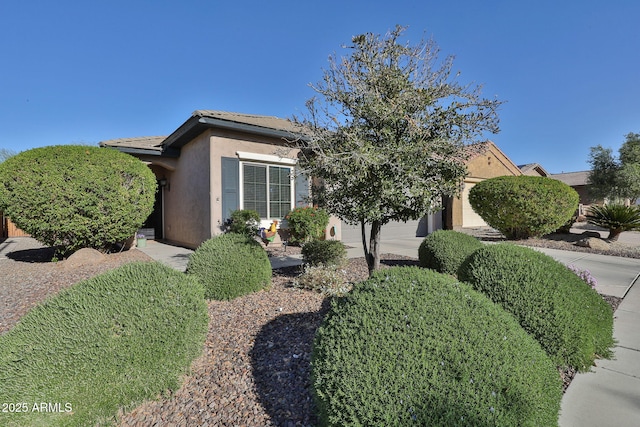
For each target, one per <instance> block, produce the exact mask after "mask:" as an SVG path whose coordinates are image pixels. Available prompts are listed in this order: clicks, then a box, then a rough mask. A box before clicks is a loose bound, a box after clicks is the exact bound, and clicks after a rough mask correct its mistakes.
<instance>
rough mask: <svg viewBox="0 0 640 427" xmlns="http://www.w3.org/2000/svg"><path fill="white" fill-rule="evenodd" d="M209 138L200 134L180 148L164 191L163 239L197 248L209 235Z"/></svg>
mask: <svg viewBox="0 0 640 427" xmlns="http://www.w3.org/2000/svg"><path fill="white" fill-rule="evenodd" d="M209 154H210V146H209V138H208V136H207V135H206V134H202V135H200V136H199V137H197V138H195V139H194V140H193V141H191V142H190V143H189V144H187V145H185V146H184V147H182V150H181V152H180V157H179V158H178V159H177V164H176V168H175V171H173V172H171V171H167V174H168V176H167V180H168V182H169V188H167V189H165V191H164V232H165V238H166V239H167V240H170V241H172V242H176V243H180V244H183V245H185V246H189V247H196V246H198V245H200V244H201V243H202V242H204V241H205V240H207V239H209V238H210V237H211V235H212V232H211V197H210V193H209V188H210V176H211V168H210V162H209Z"/></svg>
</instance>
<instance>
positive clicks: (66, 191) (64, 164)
mask: <svg viewBox="0 0 640 427" xmlns="http://www.w3.org/2000/svg"><path fill="white" fill-rule="evenodd" d="M156 188H157V184H156V178H155V176H154V174H153V172H151V169H149V168H148V167H147V166H146V165H145V164H144V163H142V162H141V161H140V160H138V159H136V158H135V157H133V156H130V155H129V154H125V153H122V152H120V151H117V150H114V149H110V148H99V147H89V146H80V145H61V146H51V147H42V148H35V149H32V150H28V151H24V152H22V153H20V154H17V155H15V156H13V157H11V158H9V159H7V160H6V161H5V162H3V163H2V164H0V210H4V213H5V214H6V215H7V216H9V217H10V218H11V220H12V221H13V222H14V223H15V224H16V225H17V226H18V227H20V228H21V229H23V230H24V231H26V232H27V233H29V234H30V235H31V236H33V237H34V238H35V239H37V240H38V241H40V242H42V243H43V244H45V245H47V246H53V247H57V248H58V253H59V254H60V255H62V256H65V255H68V254H70V253H72V252H74V251H76V250H78V249H81V248H94V249H99V250H105V249H108V248H109V247H110V246H111V245H112V244H114V243H117V242H124V241H125V240H127V239H128V238H129V237H131V236H133V235H134V234H135V232H136V230H137V229H138V228H140V227H141V226H142V224H143V223H144V221H145V220H146V219H147V217H148V216H149V214H151V212H152V211H153V204H154V200H155V193H156Z"/></svg>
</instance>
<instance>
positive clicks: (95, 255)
mask: <svg viewBox="0 0 640 427" xmlns="http://www.w3.org/2000/svg"><path fill="white" fill-rule="evenodd" d="M104 259H105V256H104V254H102V253H101V252H100V251H98V250H96V249H91V248H82V249H79V250H77V251H76V252H74V253H73V254H71V255H70V256H69V258H67V259H66V260H65V261H63V262H62V263H61V264H62V266H63V267H64V268H76V267H80V266H81V265H94V264H99V263H101V262H102V261H104Z"/></svg>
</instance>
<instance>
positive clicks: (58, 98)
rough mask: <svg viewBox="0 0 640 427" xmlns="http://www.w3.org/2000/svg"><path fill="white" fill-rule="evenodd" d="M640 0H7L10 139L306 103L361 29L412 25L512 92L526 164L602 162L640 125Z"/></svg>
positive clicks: (411, 37)
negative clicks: (592, 154)
mask: <svg viewBox="0 0 640 427" xmlns="http://www.w3.org/2000/svg"><path fill="white" fill-rule="evenodd" d="M639 17H640V2H637V1H636V0H609V1H607V2H604V1H593V0H582V1H580V0H565V1H548V0H540V1H537V2H516V1H491V0H487V1H484V2H480V1H478V0H459V1H442V0H439V1H433V0H423V1H417V0H414V1H406V0H396V1H378V0H372V1H348V0H340V1H335V0H323V1H318V2H305V1H277V0H273V1H271V2H265V1H242V0H238V1H235V2H229V1H224V2H223V1H194V0H180V1H178V0H175V1H161V0H158V1H150V0H149V1H142V0H126V1H123V0H109V1H107V0H93V1H70V0H59V1H56V2H52V1H45V0H40V1H29V0H25V1H19V2H18V1H15V2H13V1H4V2H2V3H0V64H1V66H0V100H1V101H0V148H8V149H11V150H14V151H22V150H25V149H29V148H33V147H38V146H44V145H55V144H72V143H73V144H75V143H84V144H97V143H98V142H99V141H102V140H106V139H113V138H121V137H132V136H151V135H167V134H169V133H171V132H172V131H173V130H175V129H176V128H177V127H178V126H179V125H180V124H182V123H183V122H184V121H185V120H186V119H187V118H188V117H189V116H190V114H191V113H192V112H193V111H194V110H196V109H214V110H227V111H236V112H243V113H254V114H265V115H274V116H279V117H285V118H286V117H291V116H292V115H294V114H296V115H299V114H301V113H303V112H304V111H305V101H306V100H307V99H308V98H310V97H311V96H313V94H314V93H313V91H312V90H311V89H310V88H309V86H308V85H309V83H315V82H317V81H319V80H320V78H321V76H322V69H323V68H326V66H327V64H328V63H327V58H328V56H329V55H330V54H332V53H334V52H336V53H338V54H340V53H342V52H343V51H342V50H341V48H340V46H341V45H342V44H346V43H349V41H350V40H351V37H352V36H353V35H356V34H360V33H363V32H373V33H377V34H383V33H385V32H386V31H387V30H389V29H391V28H393V27H394V26H395V25H396V24H400V25H406V26H408V27H409V29H408V31H407V32H406V33H405V37H404V40H405V41H410V42H418V41H419V40H420V39H421V38H423V37H424V36H426V37H432V38H433V39H434V40H435V42H436V43H437V44H438V45H439V46H440V48H441V53H442V56H443V57H444V56H446V55H454V56H455V58H456V59H455V62H454V69H455V70H456V71H460V72H461V76H460V81H462V82H466V83H470V82H475V83H480V84H483V86H484V88H483V94H484V95H485V96H486V97H494V96H496V97H497V98H498V99H500V100H503V101H506V103H505V104H504V105H503V106H502V108H501V110H500V128H501V132H500V133H499V134H497V135H492V136H491V139H492V140H493V141H494V142H495V143H496V144H497V145H498V146H499V147H500V148H501V149H502V150H503V151H504V152H505V153H506V154H507V155H508V156H509V157H510V158H511V159H512V160H513V161H514V162H515V163H517V164H522V163H532V162H537V163H540V164H541V165H542V166H543V167H544V168H545V169H547V171H549V172H551V173H558V172H562V171H565V172H568V171H577V170H586V169H588V167H589V166H588V163H587V159H588V154H589V147H591V146H594V145H597V144H601V145H603V146H605V147H611V148H613V149H614V150H617V149H618V147H619V146H620V145H621V144H622V143H623V142H624V136H625V135H626V134H627V133H629V132H640V54H639V52H640V31H638V28H637V22H638V18H639Z"/></svg>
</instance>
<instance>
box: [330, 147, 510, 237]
mask: <svg viewBox="0 0 640 427" xmlns="http://www.w3.org/2000/svg"><path fill="white" fill-rule="evenodd" d="M478 147H479V146H474V147H472V149H477V148H478ZM480 147H482V149H480V150H476V154H474V155H472V157H471V158H470V159H469V160H468V162H467V169H468V173H469V174H468V176H467V177H466V178H465V180H464V185H463V188H462V194H461V195H460V197H458V198H455V199H452V198H447V199H445V200H444V203H443V206H444V209H443V210H441V211H439V212H436V213H433V214H430V215H427V216H425V217H424V218H421V219H419V220H415V221H407V222H399V221H394V222H390V223H388V224H386V225H385V226H384V227H383V228H382V234H383V236H391V237H392V238H393V237H400V238H407V237H422V236H426V235H427V234H429V233H432V232H433V231H435V230H439V229H442V228H444V229H460V228H476V227H486V226H487V223H485V222H484V220H483V219H482V218H481V217H480V215H478V214H477V213H475V211H474V210H473V209H472V208H471V205H470V204H469V191H470V190H471V189H472V188H473V186H474V185H476V184H477V183H478V182H480V181H483V180H485V179H487V178H493V177H496V176H504V175H511V176H514V175H522V172H521V171H520V169H519V168H518V166H516V165H515V163H513V162H512V161H511V160H510V159H509V158H508V157H507V156H506V154H504V153H503V152H502V151H501V150H500V149H499V148H498V147H497V146H496V145H495V144H494V143H493V142H491V141H488V142H486V143H484V144H482V145H481V146H480ZM367 232H368V229H367ZM341 233H342V240H343V241H344V242H345V243H351V244H356V243H359V242H361V241H362V238H361V229H360V226H359V225H355V226H353V225H347V224H344V223H343V224H342V226H341ZM383 238H384V237H383Z"/></svg>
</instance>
